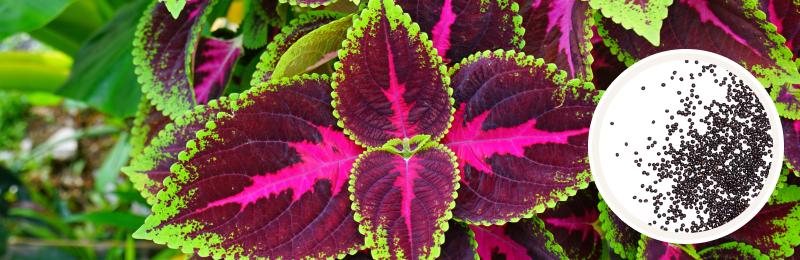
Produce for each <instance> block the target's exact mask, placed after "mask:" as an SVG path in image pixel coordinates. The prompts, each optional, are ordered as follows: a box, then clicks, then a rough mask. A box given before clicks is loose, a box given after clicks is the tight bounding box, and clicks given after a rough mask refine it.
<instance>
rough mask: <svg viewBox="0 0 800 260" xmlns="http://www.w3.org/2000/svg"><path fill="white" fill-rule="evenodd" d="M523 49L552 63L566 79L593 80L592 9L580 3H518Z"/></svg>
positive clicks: (566, 0) (536, 0)
mask: <svg viewBox="0 0 800 260" xmlns="http://www.w3.org/2000/svg"><path fill="white" fill-rule="evenodd" d="M520 5H522V6H521V7H520V15H522V27H523V28H525V37H523V39H525V48H522V51H523V52H525V53H526V54H529V55H533V56H534V57H542V58H543V59H544V61H545V62H547V63H555V64H556V66H558V68H559V69H561V70H564V71H566V72H567V75H568V78H570V79H572V78H578V79H581V80H584V81H590V80H592V74H593V73H592V66H591V65H592V60H593V59H592V52H591V50H592V43H591V39H592V36H593V33H592V25H594V12H595V11H594V10H593V9H591V8H589V3H588V2H586V1H581V0H526V1H522V2H521V3H520Z"/></svg>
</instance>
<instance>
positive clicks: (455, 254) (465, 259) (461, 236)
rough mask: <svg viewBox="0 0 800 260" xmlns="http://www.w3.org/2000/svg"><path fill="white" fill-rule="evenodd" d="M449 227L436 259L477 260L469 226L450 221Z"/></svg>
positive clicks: (475, 246)
mask: <svg viewBox="0 0 800 260" xmlns="http://www.w3.org/2000/svg"><path fill="white" fill-rule="evenodd" d="M449 226H450V229H448V230H447V232H444V244H442V253H441V255H439V258H437V259H451V260H478V259H479V258H478V242H476V241H475V233H473V232H472V229H470V228H469V225H467V224H465V223H461V222H458V221H455V220H450V222H449ZM370 259H371V258H370Z"/></svg>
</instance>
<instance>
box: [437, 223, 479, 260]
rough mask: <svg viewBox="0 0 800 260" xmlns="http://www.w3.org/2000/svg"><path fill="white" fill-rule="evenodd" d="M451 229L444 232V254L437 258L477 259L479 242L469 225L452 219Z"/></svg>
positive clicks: (455, 259)
mask: <svg viewBox="0 0 800 260" xmlns="http://www.w3.org/2000/svg"><path fill="white" fill-rule="evenodd" d="M449 225H450V229H448V230H447V232H444V244H442V254H441V255H439V258H437V259H442V260H444V259H451V260H477V259H479V258H478V242H476V241H475V233H473V232H472V229H470V228H469V225H467V224H465V223H461V222H458V221H455V220H450V222H449Z"/></svg>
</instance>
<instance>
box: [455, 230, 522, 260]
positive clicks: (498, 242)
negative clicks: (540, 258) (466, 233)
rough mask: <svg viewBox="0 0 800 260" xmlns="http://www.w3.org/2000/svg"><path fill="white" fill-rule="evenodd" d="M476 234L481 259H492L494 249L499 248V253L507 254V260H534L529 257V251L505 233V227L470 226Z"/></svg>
mask: <svg viewBox="0 0 800 260" xmlns="http://www.w3.org/2000/svg"><path fill="white" fill-rule="evenodd" d="M469 228H470V229H472V232H474V233H475V241H476V242H478V256H480V258H481V259H492V251H491V249H492V248H497V249H498V253H504V254H506V259H507V260H532V259H531V258H530V256H528V254H527V252H528V249H526V248H525V247H523V246H522V245H520V244H519V243H517V242H516V241H514V240H512V239H511V238H510V237H509V236H508V235H506V234H505V233H503V232H504V231H505V226H488V227H482V226H473V225H470V226H469Z"/></svg>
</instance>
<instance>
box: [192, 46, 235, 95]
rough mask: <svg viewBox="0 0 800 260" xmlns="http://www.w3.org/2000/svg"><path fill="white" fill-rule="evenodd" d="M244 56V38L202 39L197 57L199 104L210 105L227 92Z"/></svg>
mask: <svg viewBox="0 0 800 260" xmlns="http://www.w3.org/2000/svg"><path fill="white" fill-rule="evenodd" d="M240 55H242V38H235V39H233V40H229V41H225V40H217V39H214V38H206V37H201V38H200V42H199V44H198V47H197V54H196V56H195V63H194V65H195V71H194V75H193V77H194V84H193V85H194V95H195V100H197V104H205V103H208V101H209V100H214V99H217V98H219V97H220V96H221V95H222V93H224V92H225V86H227V85H228V81H229V80H230V79H231V74H233V68H234V66H235V65H236V60H238V59H239V56H240Z"/></svg>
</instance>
